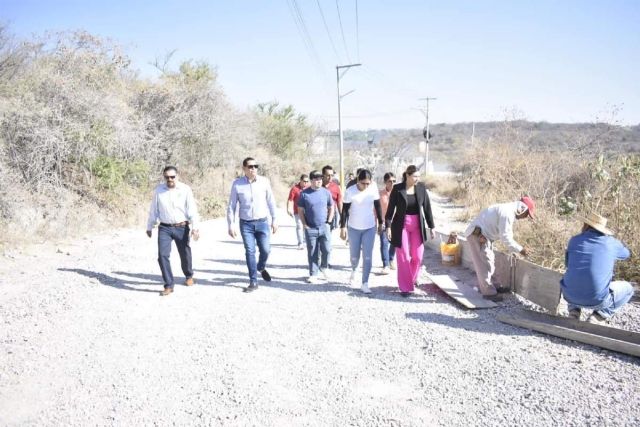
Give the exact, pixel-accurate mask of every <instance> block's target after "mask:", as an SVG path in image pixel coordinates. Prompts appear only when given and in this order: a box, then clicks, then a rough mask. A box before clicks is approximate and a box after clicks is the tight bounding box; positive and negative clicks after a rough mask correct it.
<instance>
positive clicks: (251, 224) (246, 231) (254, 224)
mask: <svg viewBox="0 0 640 427" xmlns="http://www.w3.org/2000/svg"><path fill="white" fill-rule="evenodd" d="M240 234H241V235H242V242H243V243H244V255H245V257H246V259H247V268H248V269H249V282H250V283H256V284H257V283H258V270H260V271H262V270H264V269H265V267H266V265H267V259H268V258H269V252H270V251H271V243H270V241H271V228H270V226H269V222H268V221H267V219H266V218H264V219H260V220H257V221H245V220H243V219H241V220H240ZM256 243H257V244H258V250H259V251H260V256H259V257H258V263H257V264H256Z"/></svg>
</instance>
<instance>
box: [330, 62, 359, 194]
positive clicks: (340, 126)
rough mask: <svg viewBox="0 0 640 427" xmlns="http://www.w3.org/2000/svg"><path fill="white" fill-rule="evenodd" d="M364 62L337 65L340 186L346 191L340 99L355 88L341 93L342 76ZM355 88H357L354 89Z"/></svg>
mask: <svg viewBox="0 0 640 427" xmlns="http://www.w3.org/2000/svg"><path fill="white" fill-rule="evenodd" d="M360 65H362V64H348V65H336V77H337V81H338V132H339V133H340V187H341V188H342V190H343V191H344V138H343V136H342V116H341V115H340V100H341V99H342V98H344V97H345V96H347V95H349V94H350V93H351V92H353V90H351V91H349V92H347V93H345V94H344V95H340V78H342V77H343V76H344V75H345V74H347V71H349V68H351V67H359V66H360ZM342 68H344V69H345V70H344V71H343V72H342V74H340V69H342ZM354 90H355V89H354Z"/></svg>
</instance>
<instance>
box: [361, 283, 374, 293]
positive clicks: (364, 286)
mask: <svg viewBox="0 0 640 427" xmlns="http://www.w3.org/2000/svg"><path fill="white" fill-rule="evenodd" d="M360 289H362V293H364V294H370V293H371V289H369V284H368V283H363V284H362V288H360Z"/></svg>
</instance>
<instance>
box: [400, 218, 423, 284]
mask: <svg viewBox="0 0 640 427" xmlns="http://www.w3.org/2000/svg"><path fill="white" fill-rule="evenodd" d="M423 255H424V243H423V242H422V233H421V231H420V216H419V215H405V217H404V226H403V228H402V247H401V248H398V249H397V250H396V257H397V258H398V287H399V288H400V292H413V291H414V287H415V285H414V284H415V283H416V280H418V275H419V274H420V266H421V265H422V256H423Z"/></svg>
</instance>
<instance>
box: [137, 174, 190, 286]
mask: <svg viewBox="0 0 640 427" xmlns="http://www.w3.org/2000/svg"><path fill="white" fill-rule="evenodd" d="M162 174H163V176H164V179H165V183H164V184H160V185H158V186H157V187H156V192H155V194H154V196H153V200H152V201H151V208H150V209H149V220H148V221H147V236H149V237H151V230H152V229H153V226H154V225H155V223H156V220H159V221H160V225H159V226H158V263H159V264H160V271H162V278H163V279H164V290H163V291H162V292H161V293H160V295H162V296H167V295H169V294H170V293H172V292H173V285H174V283H173V273H172V272H171V263H170V262H169V256H170V255H171V242H172V241H175V242H176V247H177V248H178V253H179V254H180V261H181V264H182V272H183V273H184V276H185V278H186V280H185V282H184V284H185V285H187V286H193V284H194V281H193V267H192V265H191V246H189V237H190V236H193V239H194V240H198V238H199V237H200V234H199V233H198V223H199V221H200V216H199V215H198V207H197V206H196V201H195V199H194V198H193V191H191V187H189V186H188V185H187V184H184V183H182V182H179V181H178V169H176V168H175V166H167V167H166V168H164V171H163V172H162Z"/></svg>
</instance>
